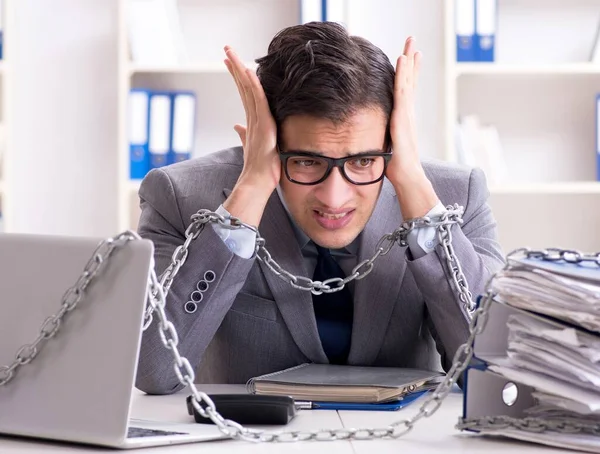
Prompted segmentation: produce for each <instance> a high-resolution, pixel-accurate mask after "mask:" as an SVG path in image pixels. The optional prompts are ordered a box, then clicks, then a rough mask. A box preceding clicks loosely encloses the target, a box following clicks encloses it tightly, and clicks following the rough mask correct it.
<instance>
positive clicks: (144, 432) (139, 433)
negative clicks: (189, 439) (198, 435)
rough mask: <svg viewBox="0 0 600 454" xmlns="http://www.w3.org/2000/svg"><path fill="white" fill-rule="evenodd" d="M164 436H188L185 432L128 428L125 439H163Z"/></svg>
mask: <svg viewBox="0 0 600 454" xmlns="http://www.w3.org/2000/svg"><path fill="white" fill-rule="evenodd" d="M165 435H189V434H187V433H186V432H170V431H168V430H158V429H145V428H143V427H130V428H129V430H128V431H127V438H141V437H163V436H165Z"/></svg>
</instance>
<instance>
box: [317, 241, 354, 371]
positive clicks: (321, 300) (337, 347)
mask: <svg viewBox="0 0 600 454" xmlns="http://www.w3.org/2000/svg"><path fill="white" fill-rule="evenodd" d="M315 246H316V245H315ZM317 252H318V253H319V256H318V258H317V266H316V268H315V273H314V275H313V280H315V281H321V282H322V281H325V280H326V279H331V278H334V277H341V278H342V279H343V278H345V277H346V276H345V275H344V272H343V271H342V269H341V268H340V266H339V265H338V263H337V262H336V261H335V259H334V258H333V257H332V256H331V253H330V252H329V249H325V248H322V247H321V246H317ZM312 297H313V306H314V310H315V316H316V319H317V328H318V330H319V337H320V338H321V343H322V344H323V350H325V353H326V354H327V357H328V358H329V362H330V363H332V364H344V363H346V360H347V358H348V352H349V351H350V339H351V337H352V312H353V304H352V296H351V295H350V290H349V289H348V285H346V286H345V287H344V288H343V289H342V290H340V291H337V292H333V293H322V294H321V295H314V294H313V296H312Z"/></svg>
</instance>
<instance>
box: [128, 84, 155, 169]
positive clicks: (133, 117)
mask: <svg viewBox="0 0 600 454" xmlns="http://www.w3.org/2000/svg"><path fill="white" fill-rule="evenodd" d="M149 100H150V91H149V90H144V89H140V88H134V89H132V90H130V92H129V99H128V119H127V121H128V124H127V128H128V136H129V178H131V179H132V180H139V179H142V178H144V177H145V176H146V173H147V172H148V170H149V168H150V158H149V155H148V136H149V131H150V126H149V112H150V110H149V106H150V101H149Z"/></svg>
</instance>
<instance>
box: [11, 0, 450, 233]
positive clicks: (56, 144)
mask: <svg viewBox="0 0 600 454" xmlns="http://www.w3.org/2000/svg"><path fill="white" fill-rule="evenodd" d="M12 1H13V2H14V4H15V6H14V8H15V17H16V18H17V23H18V29H17V31H16V32H17V34H16V36H15V37H14V38H13V39H14V42H13V46H14V47H13V49H14V51H13V52H12V54H13V55H15V56H16V61H15V65H14V68H13V70H14V83H13V88H14V93H13V99H14V100H15V103H14V106H13V109H12V115H13V119H12V123H13V125H14V128H15V130H14V133H13V143H14V147H15V151H14V153H13V160H14V161H13V171H14V178H13V182H14V185H13V188H12V189H13V191H12V195H13V197H14V200H15V203H14V208H15V210H14V219H13V224H12V225H13V230H16V231H21V232H34V233H53V234H68V235H94V236H97V235H99V236H106V235H113V234H115V233H117V192H116V172H117V153H116V147H117V125H116V113H117V100H116V94H117V66H116V65H117V0H53V1H47V0H12ZM186 1H188V2H189V1H191V0H186ZM236 1H240V2H244V1H248V0H236ZM229 3H233V1H229ZM349 4H350V19H349V26H350V28H351V31H352V32H353V33H356V34H361V35H363V36H365V37H367V38H369V39H371V40H372V41H373V42H374V43H375V44H377V45H379V46H380V47H382V48H383V50H384V51H385V52H386V53H387V54H388V55H389V56H390V59H391V60H392V61H395V59H396V57H397V56H398V55H399V54H400V53H401V52H402V49H403V44H404V40H405V38H406V36H408V35H409V34H414V35H415V36H416V37H417V40H418V43H419V46H418V47H419V49H421V50H422V51H423V53H424V65H423V69H422V71H421V81H420V85H419V93H418V98H417V102H418V104H417V114H418V128H419V130H418V135H419V143H420V147H421V152H422V153H423V154H424V155H429V156H441V147H442V140H443V137H442V132H443V128H442V114H443V111H442V106H441V99H442V88H443V84H442V77H443V74H442V70H443V68H442V62H443V56H442V50H443V48H442V25H443V24H442V21H443V17H442V9H441V6H440V4H439V1H437V0H419V2H416V1H414V0H412V1H411V0H369V1H367V0H349ZM381 11H385V13H382V12H381ZM224 44H225V43H221V42H214V43H211V45H213V46H215V49H216V50H215V52H216V53H218V52H220V51H221V49H222V46H223V45H224ZM265 51H266V49H265ZM231 86H232V87H233V85H231Z"/></svg>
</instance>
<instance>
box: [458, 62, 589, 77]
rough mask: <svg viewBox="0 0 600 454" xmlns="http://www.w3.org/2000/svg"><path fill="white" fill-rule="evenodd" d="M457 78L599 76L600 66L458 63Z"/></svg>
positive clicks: (582, 64) (580, 64)
mask: <svg viewBox="0 0 600 454" xmlns="http://www.w3.org/2000/svg"><path fill="white" fill-rule="evenodd" d="M454 74H455V76H456V77H459V76H462V75H479V74H481V75H516V76H520V75H523V76H541V75H585V74H599V75H600V65H598V64H592V63H557V64H539V65H523V64H510V63H456V64H454Z"/></svg>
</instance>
